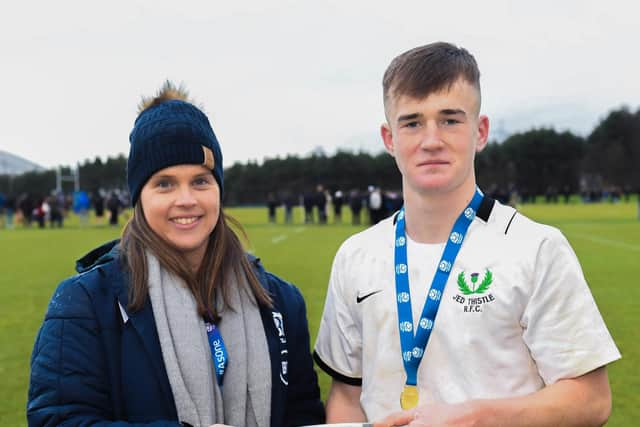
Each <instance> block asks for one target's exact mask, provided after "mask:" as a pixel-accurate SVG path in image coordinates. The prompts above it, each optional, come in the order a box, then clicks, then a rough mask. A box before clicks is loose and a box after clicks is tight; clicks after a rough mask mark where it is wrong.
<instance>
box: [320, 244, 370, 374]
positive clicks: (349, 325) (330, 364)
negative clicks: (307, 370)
mask: <svg viewBox="0 0 640 427" xmlns="http://www.w3.org/2000/svg"><path fill="white" fill-rule="evenodd" d="M347 259H348V256H347V254H346V251H345V248H344V244H343V246H342V247H341V248H340V249H339V250H338V253H337V254H336V257H335V258H334V261H333V266H332V268H331V276H330V279H329V286H328V289H327V298H326V301H325V304H324V312H323V314H322V320H321V321H320V330H319V331H318V338H317V340H316V346H315V351H314V359H315V361H316V363H317V364H318V366H319V367H320V368H321V369H322V370H323V371H325V372H326V373H327V374H329V375H330V376H331V377H332V378H333V379H335V380H338V381H341V382H344V383H347V384H351V385H361V384H362V328H361V324H360V321H359V319H358V318H357V316H355V315H354V313H355V310H354V307H353V306H352V305H353V303H354V302H355V301H356V295H355V291H353V286H352V287H351V288H349V287H348V285H349V280H347V277H348V273H349V270H348V269H347V268H348V262H347ZM351 294H353V295H351Z"/></svg>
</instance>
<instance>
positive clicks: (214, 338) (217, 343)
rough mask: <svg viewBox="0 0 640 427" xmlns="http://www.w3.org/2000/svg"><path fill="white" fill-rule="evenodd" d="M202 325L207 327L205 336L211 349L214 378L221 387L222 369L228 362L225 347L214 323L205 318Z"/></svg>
mask: <svg viewBox="0 0 640 427" xmlns="http://www.w3.org/2000/svg"><path fill="white" fill-rule="evenodd" d="M204 325H205V327H206V329H207V338H208V340H209V348H210V349H211V359H212V360H213V367H214V368H215V371H216V380H217V382H218V387H220V388H221V389H222V381H223V379H224V370H225V369H226V368H227V363H228V362H229V358H228V355H227V348H226V347H225V346H224V341H223V340H222V335H220V330H219V329H218V328H216V325H215V324H214V323H213V322H209V321H207V320H205V322H204Z"/></svg>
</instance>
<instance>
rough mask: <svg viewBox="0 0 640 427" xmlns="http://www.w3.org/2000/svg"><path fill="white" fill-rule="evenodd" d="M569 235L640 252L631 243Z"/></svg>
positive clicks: (576, 234)
mask: <svg viewBox="0 0 640 427" xmlns="http://www.w3.org/2000/svg"><path fill="white" fill-rule="evenodd" d="M568 234H569V235H572V236H576V237H578V238H580V239H584V240H589V241H591V242H594V243H600V244H602V245H607V246H614V247H618V248H622V249H631V250H632V251H640V246H638V245H632V244H630V243H625V242H618V241H616V240H611V239H605V238H604V237H594V236H589V235H587V234H579V233H568Z"/></svg>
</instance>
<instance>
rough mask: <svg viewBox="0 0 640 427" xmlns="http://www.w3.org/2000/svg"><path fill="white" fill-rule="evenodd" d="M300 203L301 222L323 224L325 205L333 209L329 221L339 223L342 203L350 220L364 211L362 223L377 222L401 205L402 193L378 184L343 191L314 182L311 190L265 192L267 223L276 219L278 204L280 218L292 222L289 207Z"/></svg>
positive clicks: (357, 220) (355, 222) (326, 217)
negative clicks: (282, 209) (280, 212)
mask: <svg viewBox="0 0 640 427" xmlns="http://www.w3.org/2000/svg"><path fill="white" fill-rule="evenodd" d="M296 206H300V207H302V209H303V212H304V218H303V220H302V221H303V222H304V223H305V224H327V223H328V221H329V214H328V212H329V209H331V211H332V213H333V223H334V224H341V223H342V213H343V209H344V208H345V207H348V209H349V210H350V212H351V223H352V224H353V225H360V224H362V223H363V221H362V211H363V210H365V211H366V212H367V214H368V217H367V219H366V223H367V224H370V225H373V224H377V223H378V222H380V221H381V220H383V219H384V218H386V217H388V216H389V215H391V214H392V213H393V212H395V211H397V210H398V209H400V207H401V206H402V194H401V192H400V191H391V190H390V191H382V189H381V188H380V187H377V186H373V185H371V186H369V187H368V188H367V190H366V191H362V190H358V189H356V188H354V189H352V190H350V191H348V192H343V191H342V190H340V189H337V190H335V191H333V192H332V191H330V190H329V189H326V188H325V187H324V186H323V185H318V186H317V187H316V188H315V189H314V190H309V191H306V192H304V193H302V194H299V195H295V194H293V193H292V192H290V191H287V192H284V193H283V196H282V197H278V195H277V194H276V193H275V192H270V193H269V194H268V195H267V210H268V218H269V222H270V223H274V224H275V223H276V222H277V216H276V212H277V210H278V208H279V207H284V222H285V224H292V223H293V222H294V219H293V208H294V207H296Z"/></svg>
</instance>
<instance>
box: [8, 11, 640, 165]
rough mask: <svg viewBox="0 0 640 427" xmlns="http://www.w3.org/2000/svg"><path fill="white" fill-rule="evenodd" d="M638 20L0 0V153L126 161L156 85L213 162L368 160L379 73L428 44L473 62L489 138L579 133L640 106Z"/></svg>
mask: <svg viewBox="0 0 640 427" xmlns="http://www.w3.org/2000/svg"><path fill="white" fill-rule="evenodd" d="M7 4H8V5H9V6H7ZM639 17H640V3H638V2H636V1H632V0H629V1H619V0H607V1H584V0H582V1H573V0H570V1H569V0H554V1H547V0H542V1H540V0H538V1H536V2H520V1H490V0H487V1H477V0H471V1H461V0H458V1H448V2H447V1H438V2H433V1H426V0H421V1H386V2H375V1H365V0H362V1H361V0H357V1H349V0H342V1H320V0H314V1H310V0H309V1H306V0H298V1H282V0H277V1H274V0H271V1H267V0H260V1H258V0H256V1H253V0H245V1H239V2H217V1H211V0H209V1H202V2H196V1H185V0H182V1H180V2H175V1H146V2H145V1H139V0H127V1H119V0H114V1H108V2H94V1H86V0H82V1H64V0H61V1H56V2H50V1H41V2H33V1H23V2H3V5H2V6H0V77H1V78H2V83H3V85H4V89H3V92H4V94H5V95H4V101H3V102H0V149H2V150H6V151H9V152H11V153H14V154H17V155H20V156H22V157H25V158H27V159H29V160H32V161H34V162H36V163H38V164H40V165H42V166H45V167H51V166H55V165H58V164H64V165H69V164H74V163H76V162H78V161H84V160H85V159H87V158H91V159H93V158H95V157H96V156H101V157H103V158H104V157H106V156H114V155H117V154H118V153H125V154H126V153H127V152H128V136H129V132H130V130H131V127H132V125H133V121H134V119H135V116H136V106H137V103H138V101H139V99H140V96H141V95H150V94H153V93H154V92H155V91H156V89H157V88H158V87H159V86H160V85H161V84H162V82H163V81H164V80H165V79H167V78H168V79H171V80H173V81H175V82H177V83H180V82H183V83H184V84H185V85H186V87H187V88H188V90H189V91H190V93H191V95H192V96H193V97H194V98H195V100H196V101H197V102H198V103H199V104H200V105H201V106H203V107H204V110H205V111H206V113H207V114H208V115H209V118H210V120H211V122H212V124H213V127H214V130H215V132H216V134H217V135H218V138H219V140H220V142H221V145H222V151H223V154H224V158H225V161H224V162H225V166H230V165H231V164H232V163H233V162H235V161H241V162H246V161H247V160H249V159H251V160H258V161H261V160H262V159H263V158H264V157H275V156H276V155H280V156H283V155H286V154H287V153H295V154H300V155H306V154H308V153H309V152H310V151H311V150H313V149H314V148H315V147H318V146H321V147H322V148H323V149H324V150H325V151H326V152H327V153H333V152H334V151H335V150H336V149H337V148H346V149H351V150H359V149H367V150H377V148H378V147H380V148H382V145H381V142H380V139H379V136H378V129H379V125H380V123H381V122H382V120H383V117H384V116H383V110H382V100H381V98H382V97H381V78H382V74H383V72H384V70H385V68H386V66H387V65H388V63H389V62H390V60H391V59H392V58H393V57H394V56H396V55H397V54H399V53H401V52H403V51H405V50H407V49H410V48H412V47H415V46H417V45H421V44H425V43H429V42H433V41H438V40H444V41H450V42H453V43H456V44H459V45H461V46H464V47H466V48H467V49H468V50H469V51H471V53H473V54H474V55H475V57H476V59H477V61H478V63H479V66H480V70H481V74H482V77H481V84H482V87H483V106H482V110H483V112H484V113H485V114H487V115H489V118H490V120H491V126H492V132H494V133H493V134H494V136H498V135H500V134H502V133H504V132H513V131H519V130H528V129H530V128H532V127H541V126H553V127H555V128H556V129H558V130H565V129H569V130H572V131H573V132H576V133H578V134H581V135H586V134H588V132H590V131H591V130H592V129H593V127H594V126H595V125H596V124H597V123H598V121H599V120H600V119H602V118H603V116H605V115H606V114H607V113H608V112H609V111H610V110H612V109H614V108H618V107H620V106H622V105H627V106H629V107H630V108H632V109H633V110H635V109H637V108H638V105H639V104H640V54H639V53H638V52H639V49H640V48H639V47H638V42H640V24H639V23H638V18H639Z"/></svg>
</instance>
